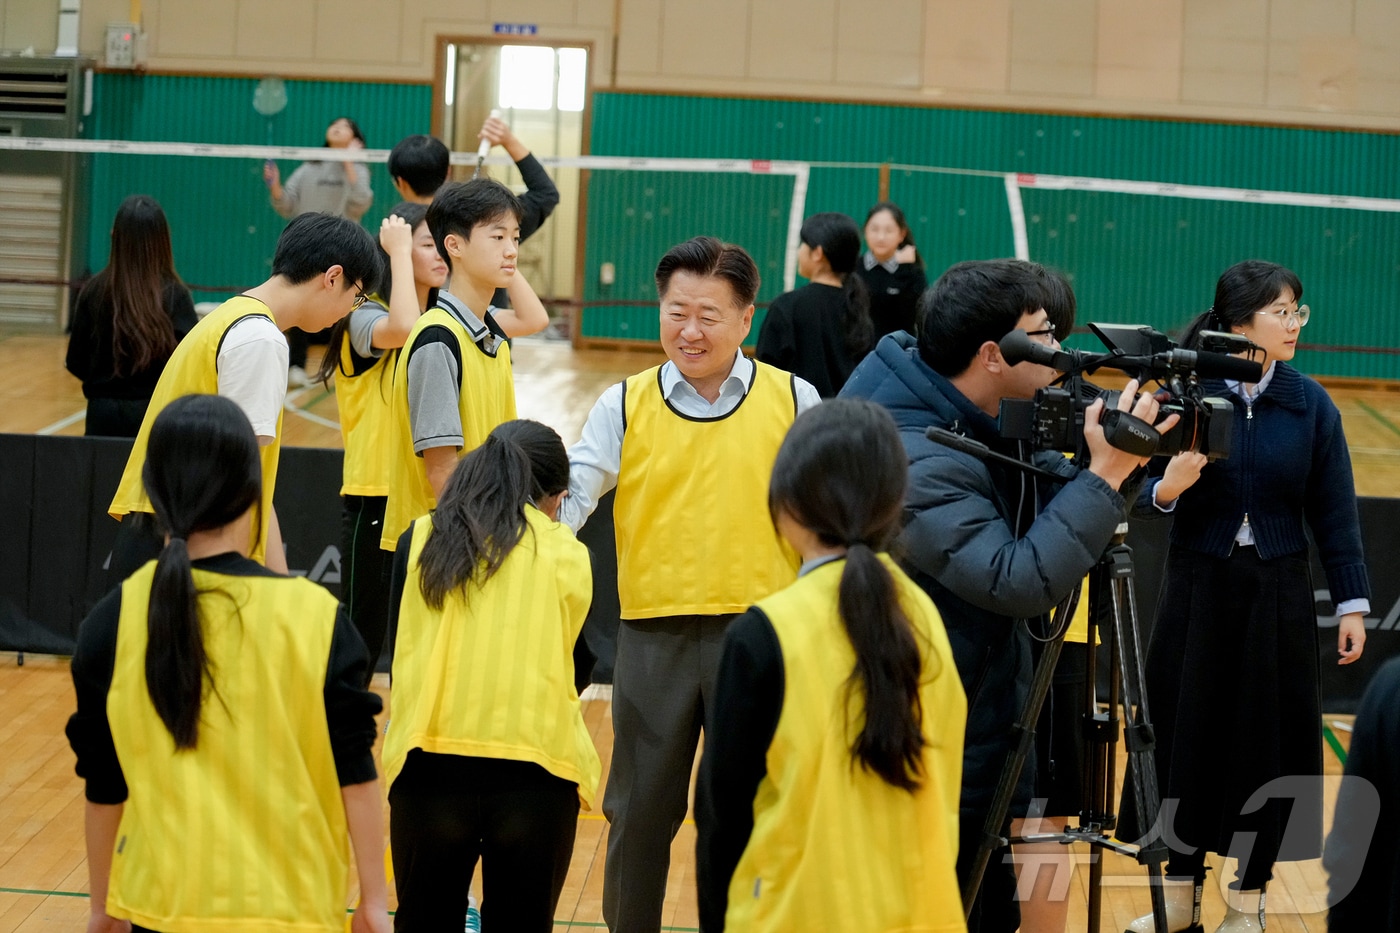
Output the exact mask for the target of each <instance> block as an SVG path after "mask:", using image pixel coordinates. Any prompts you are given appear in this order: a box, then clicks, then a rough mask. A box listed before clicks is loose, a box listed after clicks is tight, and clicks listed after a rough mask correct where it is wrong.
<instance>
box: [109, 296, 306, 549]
mask: <svg viewBox="0 0 1400 933" xmlns="http://www.w3.org/2000/svg"><path fill="white" fill-rule="evenodd" d="M248 317H265V318H267V319H268V320H270V321H271V320H272V315H271V314H269V313H268V309H267V305H265V304H263V303H262V302H261V301H258V300H257V299H256V298H247V297H245V296H242V295H240V296H238V297H237V298H230V299H229V300H228V301H225V302H224V303H223V304H221V305H219V307H217V308H215V309H214V310H213V311H211V312H210V313H209V314H208V315H206V316H205V318H204V320H202V321H200V322H199V323H198V324H196V325H195V326H194V329H193V330H191V331H190V332H189V333H188V334H186V335H185V338H184V339H183V340H181V341H180V345H179V346H177V347H176V348H175V352H174V353H173V354H171V356H170V361H169V362H167V363H166V364H165V370H164V371H163V372H162V373H161V375H160V381H159V382H157V383H156V390H155V393H154V394H153V395H152V396H151V404H150V407H149V408H147V409H146V417H145V418H143V419H142V421H141V430H140V431H139V432H138V433H137V435H136V444H135V446H133V447H132V448H131V455H130V456H129V457H128V458H127V461H126V469H125V470H123V471H122V479H121V483H120V484H119V485H118V486H117V494H116V495H115V496H114V497H113V498H112V504H111V505H110V506H108V508H107V513H108V514H109V515H111V516H112V517H113V518H115V519H118V520H120V519H121V518H122V516H124V515H129V514H130V513H132V512H147V513H152V514H153V513H154V512H155V510H154V509H153V508H152V507H151V500H150V499H149V498H148V497H147V496H146V487H145V485H144V484H143V483H142V482H141V470H142V469H143V468H144V467H145V465H146V444H147V442H148V441H149V439H150V436H151V425H152V424H153V423H154V422H155V420H156V416H157V415H159V414H160V413H161V412H162V411H163V410H164V409H165V406H167V405H169V404H170V403H171V402H173V401H175V399H177V398H180V397H181V396H184V395H218V394H219V370H218V358H219V348H220V347H221V346H223V342H224V336H225V335H226V334H227V333H228V331H229V328H231V327H232V326H233V325H234V324H236V323H237V322H239V321H241V320H243V319H244V318H248ZM273 323H274V324H275V323H276V322H275V321H273ZM259 453H260V455H261V457H262V501H261V502H260V503H259V505H258V512H257V519H258V520H257V521H256V522H254V523H253V541H252V547H251V554H250V556H251V557H252V558H253V560H255V561H258V562H259V563H264V562H265V561H266V554H267V538H268V535H269V533H270V532H271V525H272V494H273V491H274V489H275V487H276V485H277V460H278V458H279V457H280V456H281V453H282V412H280V411H279V412H278V413H277V437H276V438H275V439H274V440H273V442H272V443H271V444H268V445H267V446H265V447H263V448H262V449H261V450H260V451H259Z"/></svg>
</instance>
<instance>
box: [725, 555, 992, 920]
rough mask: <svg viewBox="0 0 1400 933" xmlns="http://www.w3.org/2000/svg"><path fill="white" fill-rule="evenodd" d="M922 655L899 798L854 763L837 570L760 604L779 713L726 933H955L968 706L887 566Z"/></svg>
mask: <svg viewBox="0 0 1400 933" xmlns="http://www.w3.org/2000/svg"><path fill="white" fill-rule="evenodd" d="M881 561H882V562H883V563H884V565H885V566H886V567H887V568H889V570H890V573H891V574H892V575H893V576H894V579H895V585H896V587H897V589H898V591H899V600H900V605H901V606H902V607H903V608H904V611H905V613H906V614H907V615H908V616H909V618H910V621H911V622H912V623H913V625H914V629H915V636H916V639H917V641H918V642H919V644H920V645H921V647H922V649H923V652H924V671H923V683H922V686H921V688H920V691H919V699H920V702H921V703H922V706H923V733H924V738H925V740H926V742H927V745H926V746H925V748H924V753H923V764H924V776H923V783H922V785H921V786H920V787H919V788H918V790H916V791H915V792H914V793H912V794H911V793H909V792H908V791H904V790H900V789H899V788H897V787H894V786H892V785H890V784H887V783H886V782H885V781H884V780H883V779H881V778H880V777H879V776H877V775H876V774H874V773H873V772H870V771H867V770H866V769H864V768H862V767H861V766H860V765H859V764H858V763H855V762H853V761H852V759H851V746H852V744H853V743H854V741H855V738H856V736H857V735H858V734H859V731H860V729H861V727H862V726H863V724H864V712H863V704H862V703H861V700H860V693H859V689H858V688H857V692H856V694H855V697H854V699H853V701H852V702H851V703H850V704H849V705H848V704H847V703H846V696H847V692H846V681H847V678H849V677H850V675H851V671H852V670H853V669H854V666H855V652H854V650H853V649H852V647H851V643H850V639H849V638H848V636H847V635H846V630H845V626H844V625H843V624H842V622H841V618H840V615H839V614H838V611H837V598H838V591H839V587H840V583H841V574H842V571H843V569H844V568H845V561H844V560H835V561H832V562H830V563H828V564H824V565H822V566H820V567H817V568H816V569H815V570H812V571H811V572H809V573H807V574H806V575H804V576H803V577H802V579H800V580H798V581H797V582H796V583H795V584H793V585H792V586H790V587H788V588H787V589H785V590H783V591H782V592H780V593H775V594H774V595H772V596H770V597H768V598H767V599H764V600H760V601H759V603H758V608H759V609H761V610H762V611H763V613H764V615H766V616H767V617H768V620H769V622H770V623H772V626H773V630H774V632H776V633H777V637H778V643H779V645H780V647H781V649H782V655H783V708H782V713H781V714H780V716H779V719H778V727H777V730H776V731H775V733H774V735H773V741H772V744H771V745H770V746H769V748H768V755H767V774H766V775H765V776H764V778H763V780H762V781H761V782H760V783H759V786H758V792H757V794H756V795H755V798H754V824H753V832H752V834H751V835H750V837H749V842H748V845H747V846H746V847H745V849H744V853H743V855H742V856H740V858H739V863H738V865H737V866H736V868H735V871H734V876H733V878H732V879H731V882H730V886H729V908H728V911H727V912H726V914H725V929H726V930H730V931H735V933H743V931H754V930H764V931H767V930H772V931H787V930H860V931H862V933H882V931H895V930H899V931H927V933H934V931H937V933H955V931H956V933H962V931H964V930H966V925H965V924H964V922H963V908H962V898H961V894H960V892H959V890H958V881H957V874H956V862H957V855H958V792H959V786H960V784H961V780H962V751H963V730H964V728H965V725H966V720H967V700H966V699H965V697H964V695H963V690H962V682H961V681H960V680H959V678H958V671H957V668H956V667H955V666H954V662H953V652H952V649H951V648H950V647H949V644H948V636H947V634H946V632H945V631H944V628H943V622H942V620H941V619H940V617H939V615H938V610H937V609H935V608H934V605H933V602H932V601H931V600H930V599H929V598H928V596H927V595H926V594H925V593H924V592H923V591H922V590H920V589H919V587H918V586H917V585H916V584H915V583H914V582H913V581H911V580H910V579H909V578H908V577H907V576H905V574H904V573H903V572H902V571H901V570H900V569H899V568H898V567H897V566H896V565H895V563H894V562H893V561H891V560H890V559H889V558H888V557H886V556H884V555H881Z"/></svg>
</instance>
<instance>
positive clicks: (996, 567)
mask: <svg viewBox="0 0 1400 933" xmlns="http://www.w3.org/2000/svg"><path fill="white" fill-rule="evenodd" d="M841 395H842V397H856V398H866V399H870V400H871V401H874V402H878V403H879V404H880V405H882V406H884V407H885V408H886V409H888V410H889V412H890V414H892V415H893V416H894V420H895V422H896V424H898V426H899V431H900V436H901V438H902V439H903V441H904V447H905V450H906V452H907V453H908V455H909V492H908V501H907V502H906V504H905V520H906V525H905V528H904V531H903V533H902V534H901V536H900V538H899V540H898V542H897V543H896V548H895V555H896V557H897V558H898V559H899V561H900V562H901V564H902V565H903V566H904V568H905V570H906V572H908V573H909V575H910V576H911V577H913V579H914V580H915V581H917V582H918V583H919V585H920V586H922V587H923V588H924V590H925V591H926V592H927V593H928V594H929V596H930V597H931V598H932V599H933V601H934V604H935V605H937V607H938V611H939V613H940V614H941V615H942V616H943V623H944V625H945V626H946V627H947V630H948V637H949V639H950V641H951V642H952V646H953V655H954V659H955V660H956V662H957V665H958V673H959V675H960V676H961V678H962V682H963V689H964V690H965V691H966V693H967V701H968V711H967V735H966V740H965V745H964V751H963V778H962V797H961V809H962V811H963V814H964V819H967V818H969V817H972V818H975V817H976V816H977V814H978V813H980V812H985V811H986V810H987V809H988V807H989V805H990V802H991V799H992V796H993V795H994V793H995V790H996V785H997V781H998V779H999V778H1000V775H1001V770H1002V766H1003V764H1004V763H1005V761H1006V758H1007V756H1008V755H1009V754H1010V752H1011V750H1012V748H1013V747H1014V733H1013V731H1012V726H1013V724H1014V723H1015V721H1016V718H1017V716H1018V715H1019V713H1020V710H1021V707H1022V705H1023V704H1024V702H1025V699H1026V697H1027V695H1028V694H1029V692H1030V681H1031V668H1032V665H1031V642H1030V635H1029V632H1028V630H1027V625H1025V624H1021V620H1025V621H1026V622H1027V623H1028V624H1029V625H1030V626H1032V627H1033V628H1034V629H1035V630H1036V631H1040V630H1041V628H1042V626H1043V624H1044V617H1045V616H1046V615H1047V614H1048V613H1049V611H1050V610H1051V609H1052V608H1053V607H1054V606H1055V604H1056V603H1058V602H1059V601H1060V600H1061V599H1063V598H1064V597H1065V595H1066V594H1068V593H1069V592H1070V590H1071V589H1073V588H1074V585H1075V584H1076V583H1078V582H1079V581H1080V580H1081V579H1083V577H1084V575H1085V573H1087V572H1088V571H1089V569H1090V568H1091V567H1092V566H1093V565H1094V563H1095V562H1096V561H1097V560H1098V558H1099V557H1100V555H1102V553H1103V551H1104V550H1105V548H1107V547H1108V545H1109V543H1110V541H1111V539H1112V537H1113V533H1114V530H1115V528H1116V527H1117V526H1118V524H1119V523H1120V522H1121V521H1123V520H1124V514H1125V502H1124V499H1123V497H1122V496H1120V495H1119V494H1118V492H1117V491H1116V490H1114V489H1112V488H1111V487H1110V486H1109V485H1108V484H1107V483H1106V482H1104V481H1103V480H1102V479H1100V478H1099V477H1097V476H1095V475H1094V474H1092V473H1090V472H1088V471H1087V470H1083V471H1079V470H1077V468H1076V467H1075V466H1074V464H1073V462H1072V461H1070V460H1068V459H1066V458H1065V457H1064V456H1063V455H1061V454H1058V453H1054V452H1039V453H1035V454H1034V455H1033V456H1032V457H1031V459H1032V462H1034V463H1035V464H1036V465H1037V466H1039V467H1042V468H1044V469H1048V470H1051V471H1052V472H1055V473H1058V474H1060V475H1063V476H1067V477H1073V478H1072V479H1070V480H1069V481H1068V482H1066V483H1064V484H1059V483H1055V482H1052V481H1050V480H1035V479H1032V478H1029V477H1027V476H1026V475H1025V474H1023V473H1021V472H1020V471H1018V470H1015V469H1012V468H1010V467H1001V466H998V465H989V464H987V463H984V462H983V461H981V460H978V459H977V458H975V457H973V456H972V455H970V454H966V453H963V452H961V451H956V450H953V449H951V448H949V447H945V446H943V445H941V444H938V443H936V442H934V441H931V440H929V439H928V438H926V437H925V436H924V430H925V429H926V428H928V427H930V426H937V427H941V428H946V429H948V430H950V431H954V432H956V433H958V434H962V435H964V436H967V437H969V438H971V439H973V440H976V441H980V442H981V443H984V444H987V445H988V446H989V447H992V448H993V449H995V450H997V451H998V452H1001V453H1006V454H1009V455H1012V456H1017V457H1018V458H1019V459H1023V460H1024V459H1026V453H1025V452H1023V451H1021V450H1020V449H1019V444H1018V442H1014V441H1007V440H1004V439H1003V438H1001V437H1000V436H999V435H998V433H997V428H996V422H995V420H994V419H992V418H990V417H989V416H987V415H986V414H985V413H983V412H981V411H979V410H978V409H977V408H976V407H975V406H974V405H973V404H972V403H971V402H969V401H968V400H967V398H966V397H964V396H963V395H962V393H961V392H959V391H958V390H957V389H956V388H954V387H953V385H952V383H951V382H949V381H948V380H947V379H945V378H944V377H942V376H940V375H939V374H938V373H936V372H934V371H933V370H932V369H931V368H929V366H928V365H927V364H926V363H924V361H923V360H922V359H921V358H920V357H919V353H918V350H917V345H916V342H915V339H914V338H913V337H912V336H910V335H909V334H907V333H903V332H899V333H895V334H890V335H888V336H886V337H885V338H884V339H882V340H881V341H880V343H879V344H878V345H877V346H876V348H875V350H874V351H872V352H871V353H870V354H869V355H868V356H866V358H865V359H864V360H863V361H862V362H861V364H860V365H859V366H858V367H856V370H855V372H854V373H852V374H851V378H850V380H849V381H848V382H847V383H846V386H845V388H843V389H842V390H841ZM1056 487H1059V488H1056ZM1018 522H1019V524H1020V525H1021V526H1022V530H1021V532H1020V533H1019V534H1018V533H1017V530H1016V526H1017V524H1018ZM1025 526H1029V527H1025ZM927 714H928V713H927V711H926V715H927ZM935 715H936V713H935ZM1034 773H1035V762H1034V761H1033V760H1029V761H1027V762H1026V766H1025V768H1024V770H1023V771H1022V773H1021V780H1020V782H1019V783H1018V785H1017V795H1016V803H1017V806H1013V809H1012V812H1013V815H1014V814H1017V813H1019V812H1023V811H1024V807H1025V804H1026V803H1027V802H1028V801H1029V799H1030V795H1031V788H1032V786H1033V783H1034V781H1033V777H1034Z"/></svg>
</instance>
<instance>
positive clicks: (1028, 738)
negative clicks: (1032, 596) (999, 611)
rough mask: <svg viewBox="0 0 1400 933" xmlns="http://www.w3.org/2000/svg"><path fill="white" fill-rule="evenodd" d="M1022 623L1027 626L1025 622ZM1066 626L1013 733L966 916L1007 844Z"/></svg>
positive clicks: (1071, 602)
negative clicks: (1005, 830)
mask: <svg viewBox="0 0 1400 933" xmlns="http://www.w3.org/2000/svg"><path fill="white" fill-rule="evenodd" d="M1079 589H1080V588H1079V587H1077V586H1076V587H1075V588H1074V590H1073V592H1071V593H1070V595H1069V596H1067V597H1065V599H1064V601H1063V602H1061V603H1060V605H1059V606H1057V607H1056V609H1055V619H1056V621H1057V622H1058V621H1059V620H1062V619H1068V618H1069V617H1070V616H1071V615H1073V614H1074V607H1075V605H1076V603H1077V602H1078V600H1079ZM1018 624H1020V625H1025V623H1024V622H1021V623H1018ZM1064 628H1067V626H1064V627H1062V628H1061V631H1060V634H1059V637H1056V638H1053V639H1051V640H1050V641H1048V642H1046V643H1045V648H1044V650H1043V651H1042V652H1041V655H1040V661H1039V662H1038V663H1037V664H1036V666H1035V676H1034V677H1033V678H1032V681H1031V692H1030V696H1029V697H1027V699H1026V703H1025V706H1024V707H1022V709H1021V715H1020V718H1019V719H1018V720H1017V721H1016V723H1015V726H1014V727H1013V732H1014V733H1015V735H1016V746H1015V748H1013V749H1012V752H1011V754H1010V755H1009V756H1008V757H1007V759H1006V764H1005V765H1004V766H1003V767H1002V770H1001V778H1000V780H999V781H998V782H997V789H996V793H995V794H994V795H993V797H992V806H991V809H990V811H988V814H987V822H986V823H985V824H984V826H983V828H982V838H981V841H980V842H979V843H978V846H977V854H976V855H975V856H974V857H973V860H972V864H971V866H970V868H969V871H968V876H967V878H966V880H965V881H964V883H963V890H962V899H963V915H964V916H965V917H970V916H971V915H972V905H973V903H974V902H975V901H976V900H977V891H978V889H979V888H981V887H982V877H983V876H984V875H985V874H986V872H987V864H988V863H989V862H990V861H991V858H992V853H993V852H994V851H995V850H997V849H998V848H1000V847H1001V846H1003V845H1005V844H1006V841H1007V840H1006V839H1005V838H1003V837H1002V835H1001V828H1002V826H1004V825H1005V823H1006V814H1007V812H1008V811H1010V809H1011V798H1012V797H1013V796H1015V793H1016V784H1017V783H1018V782H1019V781H1020V779H1021V770H1022V768H1023V767H1024V766H1025V763H1026V758H1027V757H1028V756H1029V755H1030V752H1031V747H1032V744H1033V743H1034V742H1035V725H1036V721H1037V720H1039V719H1040V710H1041V707H1042V706H1044V705H1045V697H1046V695H1047V694H1049V692H1050V685H1051V683H1052V682H1053V681H1054V678H1055V664H1056V663H1057V662H1058V661H1059V659H1060V648H1061V646H1062V645H1063V643H1064V631H1063V629H1064ZM970 702H971V700H970Z"/></svg>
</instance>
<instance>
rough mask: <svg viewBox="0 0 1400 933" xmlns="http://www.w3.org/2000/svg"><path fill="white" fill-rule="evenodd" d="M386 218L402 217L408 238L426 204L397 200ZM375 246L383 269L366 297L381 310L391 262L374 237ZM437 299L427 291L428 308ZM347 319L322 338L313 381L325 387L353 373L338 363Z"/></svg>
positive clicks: (389, 293)
mask: <svg viewBox="0 0 1400 933" xmlns="http://www.w3.org/2000/svg"><path fill="white" fill-rule="evenodd" d="M389 216H391V217H402V218H403V221H404V223H406V224H408V230H409V235H410V236H412V235H413V231H415V230H417V229H418V225H419V224H421V223H423V222H424V220H425V219H426V218H427V216H428V205H426V204H417V203H415V202H413V201H400V202H399V203H398V204H396V205H394V209H393V210H391V211H390V212H389ZM375 243H376V244H378V246H379V262H380V265H381V266H383V270H382V272H381V273H380V275H379V289H378V290H377V291H376V292H375V293H374V294H372V295H371V296H370V298H371V300H373V301H376V302H378V303H379V304H381V305H383V306H384V307H385V308H388V307H389V302H390V301H392V300H393V297H394V270H393V263H392V262H390V261H389V254H388V253H386V252H385V251H384V244H383V243H380V242H379V240H378V238H376V239H375ZM414 285H415V291H414V293H413V300H414V301H415V302H416V301H417V300H418V293H417V291H416V285H417V283H416V282H415V283H414ZM437 296H438V289H436V288H433V289H429V291H428V307H429V308H431V307H432V306H433V305H435V304H437ZM418 310H419V311H420V312H422V311H423V310H424V309H423V308H419V309H418ZM350 317H351V315H349V314H347V315H345V317H343V318H341V319H340V320H338V321H336V322H335V323H334V324H332V325H331V332H330V333H329V334H328V335H327V336H326V352H325V353H324V354H323V355H322V356H321V367H320V369H318V370H317V371H316V379H317V381H319V382H321V383H324V384H326V385H329V384H330V381H331V377H332V376H334V375H335V374H336V373H337V372H341V373H344V374H345V375H346V376H353V375H354V373H351V372H345V370H344V368H343V367H342V366H341V364H340V354H341V350H342V348H343V347H344V346H345V341H346V340H348V339H349V334H350ZM397 350H398V348H397V347H395V348H394V350H393V351H391V352H390V353H386V354H385V355H386V356H388V357H389V359H387V360H385V362H384V368H383V369H382V370H380V377H379V378H380V379H381V380H382V379H383V378H384V373H385V372H393V371H394V361H395V359H396V356H395V355H394V354H395V353H397Z"/></svg>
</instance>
